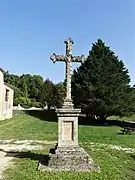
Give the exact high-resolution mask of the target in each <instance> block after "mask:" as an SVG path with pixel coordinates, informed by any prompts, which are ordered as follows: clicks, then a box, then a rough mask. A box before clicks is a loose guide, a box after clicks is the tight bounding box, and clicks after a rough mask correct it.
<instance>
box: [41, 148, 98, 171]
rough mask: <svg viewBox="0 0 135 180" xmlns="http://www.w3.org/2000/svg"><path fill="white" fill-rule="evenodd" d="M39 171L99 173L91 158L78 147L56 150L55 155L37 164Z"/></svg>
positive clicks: (44, 158)
mask: <svg viewBox="0 0 135 180" xmlns="http://www.w3.org/2000/svg"><path fill="white" fill-rule="evenodd" d="M38 169H39V170H41V171H97V172H99V171H100V168H99V166H98V165H96V164H94V163H93V160H92V159H91V157H90V156H89V155H88V154H87V153H86V152H85V151H84V149H83V148H80V147H74V148H73V147H72V148H69V147H63V148H57V149H56V150H55V154H50V155H49V156H48V157H46V156H45V157H43V158H42V159H41V161H40V163H39V167H38Z"/></svg>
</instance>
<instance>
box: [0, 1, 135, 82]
mask: <svg viewBox="0 0 135 180" xmlns="http://www.w3.org/2000/svg"><path fill="white" fill-rule="evenodd" d="M134 7H135V3H134V0H128V1H127V0H84V1H82V0H68V1H64V0H23V1H21V0H20V1H19V0H12V1H11V0H0V67H1V68H3V69H4V70H5V71H7V70H8V71H9V72H10V73H13V74H18V75H21V74H26V73H30V74H39V75H41V76H42V77H43V78H44V79H46V78H49V79H50V80H52V81H53V82H55V83H57V82H60V81H63V80H64V76H65V64H64V62H56V63H55V64H53V63H52V61H51V60H50V56H51V55H52V54H53V53H56V54H65V45H64V40H65V39H67V38H68V37H71V38H72V39H73V40H74V45H73V55H82V54H84V55H85V56H87V55H88V53H89V50H90V49H91V46H92V43H94V42H96V40H97V39H98V38H101V39H102V40H103V41H104V42H105V43H106V45H108V46H110V48H111V49H112V50H113V51H114V52H115V53H116V55H117V56H118V57H119V59H120V60H123V62H124V63H125V66H126V68H128V70H129V74H130V76H131V84H132V85H133V84H135V8H134ZM78 66H80V64H79V63H73V68H76V67H78Z"/></svg>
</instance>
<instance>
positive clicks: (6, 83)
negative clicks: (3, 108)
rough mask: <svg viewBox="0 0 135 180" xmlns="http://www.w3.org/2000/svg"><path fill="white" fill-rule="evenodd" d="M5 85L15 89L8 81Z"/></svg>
mask: <svg viewBox="0 0 135 180" xmlns="http://www.w3.org/2000/svg"><path fill="white" fill-rule="evenodd" d="M4 85H5V86H7V87H9V88H10V89H14V88H13V86H12V85H11V84H8V83H6V82H4Z"/></svg>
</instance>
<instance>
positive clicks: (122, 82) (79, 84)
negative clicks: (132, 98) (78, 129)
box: [72, 39, 130, 120]
mask: <svg viewBox="0 0 135 180" xmlns="http://www.w3.org/2000/svg"><path fill="white" fill-rule="evenodd" d="M129 82H130V77H129V74H128V70H127V69H126V68H125V66H124V63H123V62H122V61H121V60H119V59H118V57H117V56H116V55H115V53H114V52H113V51H112V50H111V49H110V48H109V47H108V46H106V45H105V43H104V42H103V41H102V40H101V39H98V40H97V42H96V43H94V44H93V46H92V50H91V51H90V52H89V56H88V58H87V60H86V61H85V62H84V63H83V64H82V65H81V66H80V67H79V68H78V69H77V70H75V71H74V73H73V76H72V87H73V97H74V103H75V105H76V106H81V108H82V110H83V112H84V113H86V114H91V115H96V116H98V117H99V118H100V119H102V120H105V119H106V118H107V117H108V116H111V115H123V112H126V109H127V108H128V105H129V103H128V102H129V101H128V98H129V92H130V86H129ZM124 109H125V110H124Z"/></svg>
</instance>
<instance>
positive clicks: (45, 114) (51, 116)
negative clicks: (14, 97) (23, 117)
mask: <svg viewBox="0 0 135 180" xmlns="http://www.w3.org/2000/svg"><path fill="white" fill-rule="evenodd" d="M25 113H26V114H28V115H30V116H33V117H36V118H39V119H40V120H42V121H49V122H57V121H58V118H57V114H56V112H55V111H54V110H43V111H42V110H25Z"/></svg>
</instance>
